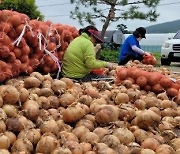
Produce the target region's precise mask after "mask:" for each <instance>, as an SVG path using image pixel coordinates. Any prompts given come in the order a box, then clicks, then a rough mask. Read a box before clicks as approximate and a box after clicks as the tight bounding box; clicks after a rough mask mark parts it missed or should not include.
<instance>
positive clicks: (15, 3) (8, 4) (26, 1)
mask: <svg viewBox="0 0 180 154" xmlns="http://www.w3.org/2000/svg"><path fill="white" fill-rule="evenodd" d="M4 9H6V10H13V11H17V12H19V13H24V14H26V15H28V16H29V18H30V19H37V18H39V20H43V19H44V16H43V15H42V14H41V13H40V11H38V10H37V6H36V5H35V0H2V3H1V4H0V10H4Z"/></svg>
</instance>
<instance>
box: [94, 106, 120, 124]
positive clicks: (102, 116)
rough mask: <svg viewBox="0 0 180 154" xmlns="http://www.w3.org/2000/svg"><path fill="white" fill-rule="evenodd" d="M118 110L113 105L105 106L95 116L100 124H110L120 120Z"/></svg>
mask: <svg viewBox="0 0 180 154" xmlns="http://www.w3.org/2000/svg"><path fill="white" fill-rule="evenodd" d="M118 117H119V112H118V108H117V107H115V106H113V105H105V106H103V107H102V108H101V109H100V111H98V112H97V113H96V115H95V119H96V121H97V123H99V124H108V123H110V122H114V121H116V120H118Z"/></svg>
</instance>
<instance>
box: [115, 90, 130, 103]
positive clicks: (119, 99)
mask: <svg viewBox="0 0 180 154" xmlns="http://www.w3.org/2000/svg"><path fill="white" fill-rule="evenodd" d="M114 101H115V103H116V104H124V103H128V102H129V96H128V95H127V94H126V93H121V92H120V93H118V94H117V95H116V98H115V100H114Z"/></svg>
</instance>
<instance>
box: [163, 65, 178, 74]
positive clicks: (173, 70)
mask: <svg viewBox="0 0 180 154" xmlns="http://www.w3.org/2000/svg"><path fill="white" fill-rule="evenodd" d="M160 67H166V68H167V69H168V70H169V71H170V72H171V73H176V74H179V75H180V63H171V65H170V66H160Z"/></svg>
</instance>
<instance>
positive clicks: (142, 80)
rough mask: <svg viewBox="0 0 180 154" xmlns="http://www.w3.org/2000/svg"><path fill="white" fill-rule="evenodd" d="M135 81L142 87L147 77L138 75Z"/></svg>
mask: <svg viewBox="0 0 180 154" xmlns="http://www.w3.org/2000/svg"><path fill="white" fill-rule="evenodd" d="M136 83H137V84H138V85H139V86H140V87H144V86H145V85H146V84H147V79H146V77H144V76H139V77H138V78H137V79H136Z"/></svg>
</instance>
